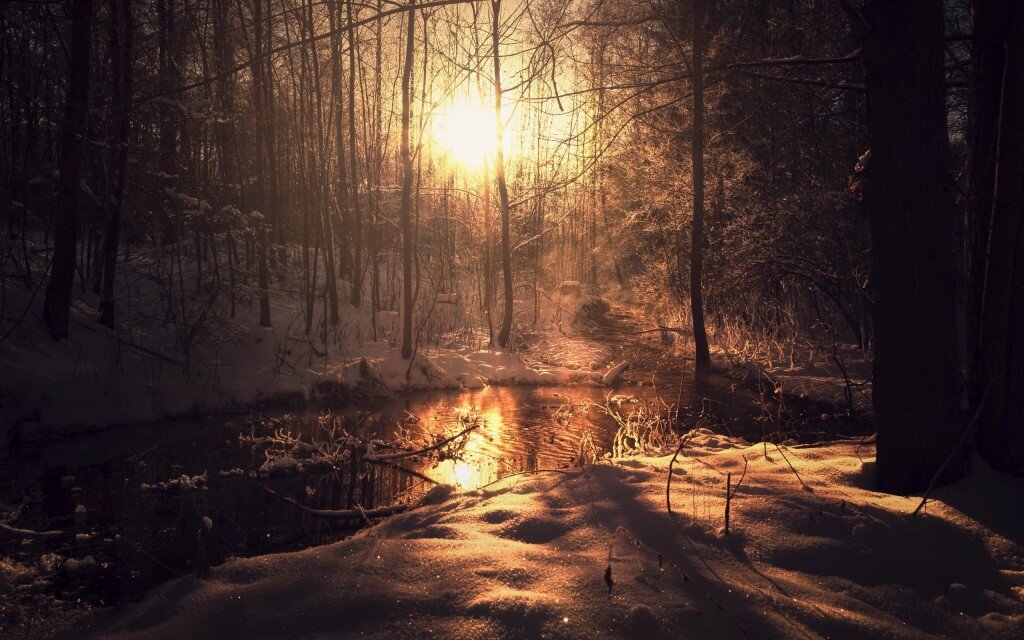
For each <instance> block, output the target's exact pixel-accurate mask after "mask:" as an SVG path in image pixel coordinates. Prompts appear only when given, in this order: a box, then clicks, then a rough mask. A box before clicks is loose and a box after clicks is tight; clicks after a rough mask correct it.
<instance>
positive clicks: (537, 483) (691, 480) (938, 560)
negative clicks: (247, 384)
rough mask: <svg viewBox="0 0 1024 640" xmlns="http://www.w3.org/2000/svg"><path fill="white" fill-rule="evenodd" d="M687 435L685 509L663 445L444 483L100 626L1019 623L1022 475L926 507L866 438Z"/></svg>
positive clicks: (713, 631)
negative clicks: (725, 528)
mask: <svg viewBox="0 0 1024 640" xmlns="http://www.w3.org/2000/svg"><path fill="white" fill-rule="evenodd" d="M693 443H694V446H693V447H692V448H690V449H687V450H685V451H684V452H683V453H682V454H681V455H680V456H679V458H678V460H677V461H676V463H675V465H674V481H673V483H672V504H673V511H674V515H671V516H670V515H669V514H667V513H666V509H665V480H666V477H667V471H668V465H669V460H670V458H669V457H654V458H635V459H626V460H618V461H605V462H602V463H600V464H597V465H593V466H589V467H588V468H587V469H586V470H579V469H574V470H571V471H567V472H562V473H547V474H536V475H520V476H515V477H512V478H508V479H506V480H503V481H500V482H498V483H496V484H493V485H491V486H487V487H484V488H481V489H478V490H474V491H469V492H467V493H462V494H454V495H450V494H449V493H448V492H445V491H441V492H440V493H438V494H437V495H436V496H435V498H434V499H432V500H430V502H432V503H433V504H430V505H428V506H423V507H421V508H418V509H415V510H413V511H409V512H406V513H404V514H402V515H398V516H395V517H393V518H391V519H389V520H387V521H385V522H383V523H382V524H379V525H377V526H375V527H372V528H370V529H367V530H365V531H363V532H361V533H360V534H359V535H357V536H355V537H354V538H352V539H349V540H347V541H343V542H340V543H337V544H333V545H330V546H325V547H319V548H314V549H309V550H306V551H302V552H298V553H291V554H282V555H275V556H263V557H257V558H251V559H246V560H236V561H232V562H229V563H227V564H225V565H223V566H221V567H218V568H215V569H214V570H213V571H212V572H211V573H210V575H209V576H208V577H207V578H204V579H201V580H200V579H197V578H194V577H185V578H181V579H178V580H176V581H174V582H171V583H168V584H165V585H163V586H161V587H159V588H158V589H156V590H155V591H154V592H152V593H151V594H150V595H149V596H148V597H147V598H146V599H145V600H144V601H143V602H141V603H139V604H138V605H135V606H132V607H130V608H128V609H126V610H124V611H123V612H121V614H120V615H118V616H117V617H116V618H115V619H114V620H113V621H112V622H111V623H109V624H108V625H107V626H105V627H102V628H101V627H99V626H97V627H95V628H94V629H93V630H92V634H93V636H92V637H104V638H112V639H120V640H128V639H132V638H139V639H142V638H146V639H152V638H183V637H188V638H224V637H246V638H268V639H270V638H273V639H275V640H276V639H277V638H280V637H332V638H347V637H364V638H382V639H383V638H387V639H391V638H395V637H402V638H539V637H550V638H580V639H583V638H605V637H644V638H680V637H685V638H743V637H748V638H792V637H807V638H825V637H827V638H850V639H853V638H869V637H871V638H875V637H877V638H881V637H888V638H930V637H935V636H937V635H942V636H945V637H955V638H968V637H994V638H1020V637H1022V635H1024V605H1022V604H1021V597H1022V595H1024V594H1022V589H1024V587H1022V586H1021V585H1022V584H1024V555H1022V551H1024V550H1022V547H1021V544H1022V542H1021V541H1022V540H1024V535H1022V534H1024V524H1022V522H1021V518H1020V517H1019V515H1018V514H1019V504H1017V503H1016V501H1017V500H1019V496H1020V495H1022V493H1024V480H1022V479H1012V478H1009V477H1007V476H1003V475H1000V474H997V473H994V472H992V471H991V470H989V469H987V468H984V467H983V466H979V469H978V470H977V471H976V472H975V473H974V474H973V475H972V476H970V477H969V478H968V479H967V480H965V481H963V482H961V483H960V484H958V485H955V486H953V487H949V488H946V489H944V490H941V491H939V492H938V493H937V494H936V496H935V497H936V498H937V500H936V501H935V502H933V503H931V504H930V506H929V507H928V509H927V513H925V514H924V515H923V516H922V517H918V518H916V519H914V518H911V517H910V516H909V514H910V512H911V511H912V510H913V508H914V506H915V505H916V502H917V500H916V499H914V498H902V497H896V496H889V495H884V494H879V493H875V492H873V491H871V490H869V489H865V488H862V487H866V486H869V485H870V484H871V482H870V480H871V470H872V467H873V459H872V457H871V456H872V451H871V450H870V446H859V445H858V444H857V443H855V442H849V443H839V444H834V445H831V446H827V447H806V448H795V447H794V448H783V449H777V448H774V447H773V448H770V449H767V456H766V455H765V453H766V451H765V449H764V447H763V446H762V445H754V446H751V445H748V444H747V443H745V442H743V441H739V440H730V439H727V438H723V437H722V436H716V435H714V434H712V433H711V432H699V433H697V434H696V436H695V437H694V439H693ZM745 464H748V465H749V466H748V467H747V471H746V476H745V477H744V479H743V481H742V483H741V484H740V485H739V489H738V490H737V492H736V494H735V497H734V498H733V500H732V502H731V525H730V528H731V531H732V533H731V534H730V535H728V536H725V535H723V534H722V532H721V528H722V516H723V513H724V503H725V500H724V497H725V474H726V473H727V472H731V473H732V474H733V477H732V480H733V486H736V484H737V481H738V478H739V477H740V475H741V473H742V471H743V468H744V465H745ZM790 464H792V468H791V467H790ZM979 464H980V463H979ZM794 469H795V472H794ZM797 474H799V475H797ZM805 486H806V487H807V488H808V489H805V488H804V487H805ZM979 495H984V496H986V498H985V499H980V498H979ZM979 505H984V506H979ZM983 522H986V523H988V526H985V525H983V524H982V523H983Z"/></svg>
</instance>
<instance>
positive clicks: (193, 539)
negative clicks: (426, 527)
mask: <svg viewBox="0 0 1024 640" xmlns="http://www.w3.org/2000/svg"><path fill="white" fill-rule="evenodd" d="M638 330H639V328H638V327H637V326H636V325H635V324H634V323H633V321H632V320H631V319H630V318H629V317H628V316H626V315H624V314H615V313H611V314H609V316H608V319H607V320H606V321H604V322H602V323H600V324H598V325H596V326H594V327H593V328H592V330H591V331H590V332H588V333H587V335H586V337H587V339H590V340H593V341H596V342H600V343H602V344H604V345H606V346H609V347H611V351H612V353H613V361H614V362H618V361H621V360H628V361H629V362H631V363H632V367H631V369H630V370H629V371H628V372H627V374H626V376H625V378H624V380H623V381H622V383H621V384H620V385H618V386H617V387H616V388H614V389H608V388H602V387H596V386H571V387H559V386H551V387H532V386H490V387H486V388H483V389H479V390H442V391H424V392H415V393H409V394H405V395H401V396H397V397H394V398H388V399H380V400H374V401H371V402H364V403H360V406H358V407H353V406H348V407H333V408H318V409H315V410H314V409H309V410H307V413H306V414H305V415H304V416H302V419H301V420H294V419H293V420H292V421H291V422H289V424H293V425H297V426H296V430H297V431H296V435H298V436H310V435H311V434H310V433H305V434H303V433H302V432H301V431H302V430H303V429H310V430H312V429H316V428H317V426H316V425H317V424H318V420H317V417H318V416H319V415H321V412H323V411H325V410H327V409H330V410H331V411H333V413H334V415H339V414H340V415H341V416H342V419H343V422H344V424H345V426H346V429H349V430H350V431H352V432H353V433H357V434H359V435H361V436H364V437H367V438H370V437H373V438H376V439H381V440H385V441H394V440H395V439H396V438H397V439H401V440H402V441H404V442H408V443H422V442H429V441H431V438H432V437H434V436H435V435H441V434H453V433H455V432H457V431H458V430H460V428H461V425H464V424H465V419H466V416H473V417H474V418H475V419H477V420H478V421H479V423H480V426H479V427H478V428H476V429H474V430H472V431H471V432H470V433H469V434H468V435H467V437H466V438H465V440H464V442H463V443H462V445H461V447H460V449H459V451H458V455H450V456H434V457H431V458H414V459H410V460H411V461H407V462H405V464H406V465H407V468H408V469H409V470H410V471H411V472H412V473H410V472H407V471H403V470H398V469H394V468H389V467H385V466H381V465H367V464H358V463H357V464H355V465H353V464H347V465H343V466H338V467H335V468H331V467H326V468H324V467H309V468H303V467H301V466H298V467H292V468H289V467H286V466H285V467H282V468H280V469H277V470H275V471H273V472H267V469H266V468H265V469H264V470H265V473H263V474H261V481H262V482H263V483H265V484H266V486H267V487H268V488H270V489H272V490H273V491H274V492H276V493H279V494H281V495H285V496H288V497H290V498H292V499H293V500H296V501H299V502H301V503H303V504H305V505H307V506H310V507H314V508H317V509H347V508H352V507H353V506H356V505H359V506H361V507H364V508H367V509H369V508H373V507H377V506H384V505H390V504H394V503H396V502H397V501H402V500H408V499H411V498H414V497H415V496H416V495H419V494H422V493H423V492H425V491H426V490H428V489H429V488H430V486H431V483H430V482H427V481H426V480H425V479H424V477H426V478H429V479H432V480H433V481H436V482H439V483H447V484H452V485H455V486H457V487H459V488H461V489H473V488H476V487H479V486H482V485H485V484H487V483H489V482H492V481H494V480H496V479H498V478H500V477H503V476H505V475H509V474H513V473H517V472H521V471H530V470H537V469H550V468H566V467H569V466H571V465H573V464H575V463H576V460H577V458H578V456H579V451H580V446H581V442H583V441H584V440H585V439H586V440H587V441H589V442H592V443H593V445H594V447H595V448H596V450H597V451H598V452H601V453H603V452H607V451H609V450H610V449H611V447H612V443H613V440H614V437H615V433H616V431H617V430H618V424H617V422H616V421H615V419H613V416H612V415H609V412H608V411H602V410H601V409H600V408H598V407H594V406H592V405H602V404H606V403H608V402H609V400H610V406H611V407H613V408H615V409H616V410H617V411H619V412H620V413H621V414H623V415H626V414H628V413H629V411H632V410H635V408H636V407H641V406H644V407H648V408H658V410H662V409H664V407H666V406H667V405H677V406H678V407H679V411H678V416H677V417H678V419H677V421H676V424H675V427H674V428H675V429H677V430H685V429H688V428H690V427H692V426H695V425H698V424H699V425H700V426H706V427H709V428H712V429H714V430H716V431H718V432H721V433H727V434H730V435H739V436H744V437H747V438H750V439H752V440H759V439H761V438H762V436H763V435H764V434H765V433H766V432H768V431H773V430H775V429H776V428H777V424H778V423H779V421H781V420H782V419H783V416H782V414H781V413H778V412H773V410H772V409H771V408H768V407H766V406H765V404H764V403H763V402H761V401H759V392H758V389H757V388H755V387H753V386H750V385H743V384H740V383H738V382H736V381H735V380H732V379H730V378H727V377H725V376H722V375H709V376H702V377H695V376H694V375H693V373H692V369H691V366H690V365H689V363H688V362H685V361H684V360H683V359H682V358H681V357H680V356H679V355H678V354H676V353H674V351H673V349H671V348H669V347H666V346H665V345H663V344H662V343H661V340H660V339H659V335H658V334H657V333H636V332H637V331H638ZM588 405H590V406H589V408H588ZM282 415H283V414H282V413H276V414H272V415H271V416H270V418H271V419H272V420H271V422H273V419H276V418H280V417H281V416H282ZM785 420H786V423H787V425H790V426H791V431H792V433H790V434H789V435H788V436H787V437H796V438H797V439H799V433H798V432H799V430H800V429H806V430H808V431H813V432H815V433H821V432H828V433H835V434H840V433H859V432H863V431H864V428H865V427H864V424H862V423H861V422H860V421H858V420H851V419H849V418H848V417H843V416H841V415H839V412H838V411H836V410H834V409H833V408H832V407H831V406H827V407H823V406H820V405H816V404H814V403H811V402H808V401H799V402H787V403H786V410H785ZM792 425H802V426H801V427H792ZM271 427H272V425H269V426H268V420H255V421H254V420H252V419H251V418H250V417H249V416H231V417H228V418H225V417H206V418H202V419H187V420H186V419H180V420H164V421H160V422H155V423H149V424H142V425H135V426H128V427H118V428H112V429H110V430H106V431H101V432H99V433H96V434H93V435H89V436H85V437H80V438H75V439H70V440H66V441H63V442H58V443H55V444H48V445H45V446H41V447H36V448H33V447H31V446H26V447H25V448H24V449H23V450H22V451H20V452H19V455H18V456H17V457H16V458H13V459H8V460H5V461H0V465H3V466H2V467H0V468H2V469H3V471H4V473H3V474H2V476H0V477H2V478H3V479H2V480H0V501H2V502H5V503H13V502H16V501H17V500H18V498H19V497H26V498H27V503H26V504H27V506H26V507H25V508H24V509H23V510H22V512H21V514H20V516H19V517H18V518H17V520H15V521H14V522H12V523H11V524H12V525H14V526H17V527H22V528H26V529H33V530H36V531H47V530H59V531H60V532H61V533H60V534H59V535H55V536H53V537H28V538H25V537H23V536H19V535H15V534H11V533H10V532H5V531H0V548H2V549H4V551H3V554H2V555H6V556H9V557H11V558H12V559H13V560H15V561H17V562H22V563H25V564H30V563H34V564H36V565H40V566H45V565H50V564H52V565H54V566H52V567H51V569H52V570H51V571H50V573H49V574H48V575H46V576H45V579H42V580H40V581H38V582H39V584H38V585H37V589H36V591H32V589H28V590H27V592H28V593H29V594H30V595H33V596H35V595H39V594H44V595H45V596H46V597H47V598H48V599H51V600H54V599H55V601H57V602H60V603H73V605H72V606H73V607H80V608H83V609H87V608H92V607H97V606H99V607H104V606H112V605H116V604H120V603H123V602H126V601H131V600H136V599H138V598H140V597H141V596H142V594H144V593H145V592H146V591H147V590H149V589H150V588H152V587H153V586H155V585H157V584H159V583H161V582H163V581H165V580H167V579H170V578H173V577H175V576H178V575H183V574H187V573H191V572H196V571H198V572H203V571H205V570H206V568H208V567H209V566H212V565H216V564H219V563H221V562H224V561H225V560H226V559H228V558H230V557H236V556H253V555H260V554H266V553H276V552H283V551H290V550H296V549H301V548H305V547H309V546H314V545H319V544H325V543H328V542H331V541H334V540H338V539H340V538H342V537H344V536H346V535H350V534H351V533H352V532H353V530H354V529H353V527H352V525H341V524H338V523H335V524H332V523H330V522H325V521H321V520H317V519H313V518H309V517H306V516H304V515H303V514H301V513H299V512H298V511H297V510H296V509H295V507H294V505H291V504H288V503H287V502H285V501H283V500H281V499H280V498H277V497H275V496H272V495H269V493H268V492H267V491H265V490H264V489H263V487H261V486H260V483H258V482H257V481H256V480H255V479H254V475H255V474H256V470H258V469H260V467H261V466H263V465H264V464H265V463H266V462H267V458H266V456H265V452H264V449H262V448H261V447H259V446H256V445H254V443H253V442H252V441H251V439H250V438H248V437H247V436H262V437H266V436H268V435H272V434H273V428H271ZM417 461H418V462H417ZM47 554H55V555H47ZM47 558H49V559H50V560H47ZM57 558H59V560H57ZM5 613H8V614H10V612H5ZM15 614H16V615H20V616H22V617H24V616H26V615H29V616H31V615H33V613H32V610H31V608H29V609H25V608H24V607H22V608H21V609H18V611H16V612H15ZM0 622H3V620H2V619H0Z"/></svg>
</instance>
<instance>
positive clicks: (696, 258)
mask: <svg viewBox="0 0 1024 640" xmlns="http://www.w3.org/2000/svg"><path fill="white" fill-rule="evenodd" d="M703 20H704V0H694V3H693V31H692V38H693V42H692V44H693V121H692V124H691V126H692V136H693V138H692V142H693V159H692V163H691V164H692V167H693V221H692V222H693V224H692V227H691V230H690V313H691V315H692V316H693V343H694V349H695V354H694V367H695V368H696V369H697V371H709V370H710V369H711V354H710V352H709V350H708V334H707V330H706V329H705V327H704V37H703V28H702V25H701V23H702V22H703Z"/></svg>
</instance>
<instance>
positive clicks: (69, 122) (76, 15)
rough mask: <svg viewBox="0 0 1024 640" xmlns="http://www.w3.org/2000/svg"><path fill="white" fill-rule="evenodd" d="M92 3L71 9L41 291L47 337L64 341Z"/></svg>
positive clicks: (82, 0) (82, 1) (77, 0)
mask: <svg viewBox="0 0 1024 640" xmlns="http://www.w3.org/2000/svg"><path fill="white" fill-rule="evenodd" d="M91 31H92V0H74V2H73V3H72V5H71V49H70V50H69V58H68V93H67V100H66V103H65V108H64V123H63V125H62V126H61V136H60V146H61V153H60V182H59V185H58V191H57V207H58V211H57V219H56V224H55V226H54V232H53V266H52V267H51V269H50V281H49V282H48V283H47V286H46V301H45V302H44V305H43V317H44V319H45V320H46V326H47V328H48V329H49V330H50V334H51V335H52V336H53V337H54V338H56V339H58V340H60V339H62V338H66V337H68V321H69V318H70V315H71V290H72V288H73V286H74V281H75V253H76V250H77V245H78V200H79V197H78V192H79V180H80V177H81V171H82V151H83V149H84V147H85V136H86V118H87V115H88V110H89V49H90V37H91Z"/></svg>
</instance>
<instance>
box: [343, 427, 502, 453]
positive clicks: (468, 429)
mask: <svg viewBox="0 0 1024 640" xmlns="http://www.w3.org/2000/svg"><path fill="white" fill-rule="evenodd" d="M482 424H483V423H482V422H480V421H479V420H477V421H476V422H474V423H473V424H471V425H469V426H468V427H466V428H465V429H463V430H462V431H460V432H458V433H456V434H455V435H454V436H452V437H450V438H445V439H444V440H442V441H440V442H438V443H437V444H434V445H431V446H429V447H426V448H424V449H417V450H415V451H402V452H400V453H387V454H384V455H381V456H363V460H366V461H367V462H388V461H394V460H401V459H403V458H411V457H413V456H421V455H423V454H425V453H430V452H431V451H436V450H438V449H440V448H441V447H443V446H444V445H446V444H448V443H449V442H451V441H453V440H457V439H459V438H461V437H462V436H464V435H466V434H467V433H469V432H470V431H472V430H473V429H477V428H479V427H480V426H481V425H482Z"/></svg>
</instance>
